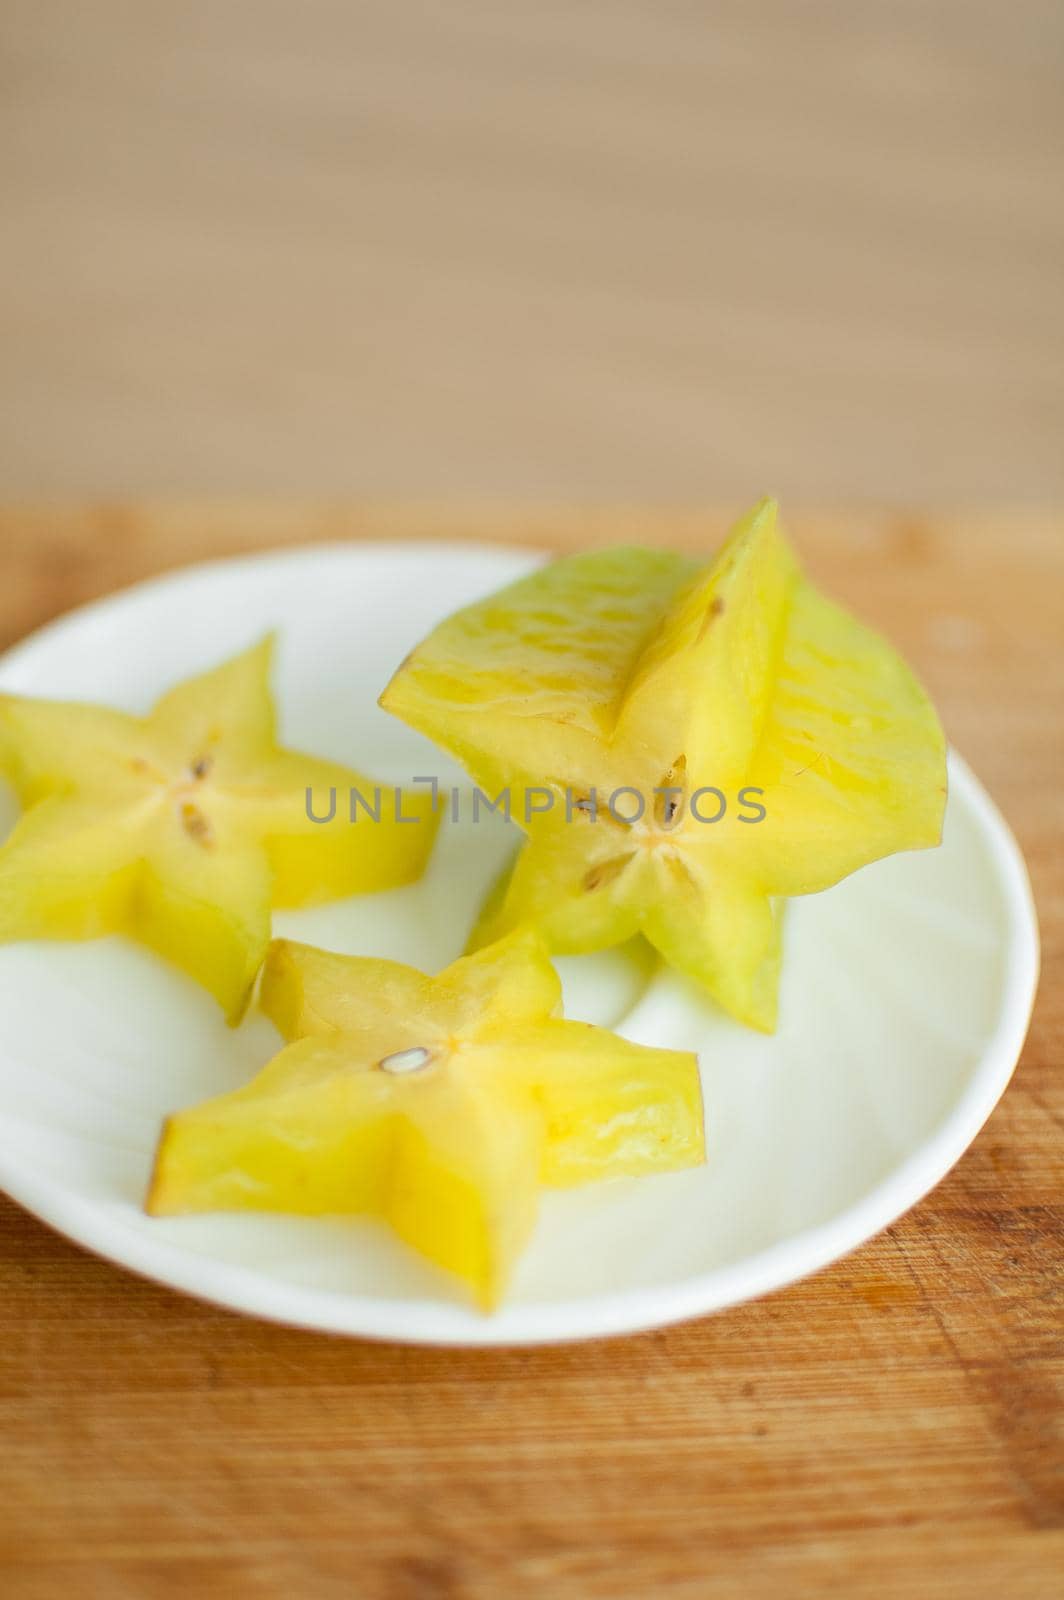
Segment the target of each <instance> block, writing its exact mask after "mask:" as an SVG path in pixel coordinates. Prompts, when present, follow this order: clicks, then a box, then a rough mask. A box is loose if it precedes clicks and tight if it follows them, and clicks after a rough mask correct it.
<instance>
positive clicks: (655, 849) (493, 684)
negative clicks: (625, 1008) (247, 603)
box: [381, 500, 946, 1030]
mask: <svg viewBox="0 0 1064 1600" xmlns="http://www.w3.org/2000/svg"><path fill="white" fill-rule="evenodd" d="M381 704H382V705H383V706H384V708H385V709H386V710H388V711H391V712H393V713H394V714H395V715H396V716H398V717H400V718H402V719H403V720H404V721H405V722H408V723H410V725H411V726H412V727H414V728H417V729H418V730H419V731H421V732H422V733H425V734H428V736H429V737H430V738H432V739H434V740H436V742H437V743H438V744H440V745H442V746H443V747H444V748H446V749H448V750H449V751H451V752H452V753H453V754H455V755H456V756H457V757H458V758H459V759H460V760H461V761H463V762H464V763H465V765H466V766H467V767H468V769H469V771H470V772H471V773H472V775H473V777H474V779H475V780H476V782H477V783H478V784H479V785H480V786H481V787H483V788H484V789H485V790H486V791H488V792H489V793H490V794H491V795H492V796H493V797H494V796H495V795H497V794H498V793H499V792H500V791H502V790H508V791H509V797H510V803H511V808H512V811H511V814H512V816H513V818H514V820H515V821H517V822H519V823H520V824H521V825H522V826H523V827H524V828H525V831H526V832H527V834H528V840H527V843H526V844H525V845H524V848H523V849H522V851H521V853H520V855H519V857H518V860H517V863H516V867H515V869H514V871H513V873H512V876H511V877H510V878H509V880H508V881H507V882H506V883H504V884H502V885H501V886H500V887H499V890H498V891H497V893H496V895H495V896H494V897H493V900H492V902H491V904H490V906H489V907H488V908H486V912H485V915H484V916H483V918H482V922H481V927H480V932H479V937H480V938H483V939H493V938H497V937H499V936H500V935H501V934H503V933H505V932H507V931H508V930H510V929H512V928H514V927H516V926H519V925H520V924H522V923H525V922H528V923H533V924H535V925H536V926H538V927H539V928H540V929H541V930H542V931H543V933H544V934H545V936H546V937H547V939H548V941H549V943H550V945H551V948H552V949H553V950H555V951H558V952H579V951H589V950H597V949H601V948H603V947H606V946H609V945H612V944H617V943H619V942H621V941H622V940H625V939H627V938H629V937H631V936H632V935H634V934H637V933H642V934H644V935H645V936H646V938H647V939H649V940H650V942H651V943H652V944H653V945H655V946H656V947H657V949H658V950H659V951H660V952H661V954H662V955H663V956H664V957H665V959H666V960H667V961H669V962H670V963H671V964H672V965H673V966H675V967H677V968H678V969H679V970H681V971H682V972H685V973H687V974H689V975H690V976H691V977H692V978H694V979H696V980H697V981H698V982H699V983H701V984H702V985H703V986H704V987H705V988H706V989H707V990H708V991H709V992H710V993H711V994H712V995H714V996H715V998H716V999H717V1000H718V1002H719V1003H720V1004H721V1005H722V1006H723V1007H724V1008H725V1009H726V1010H727V1011H729V1012H730V1013H731V1014H732V1015H733V1016H735V1017H737V1018H739V1019H740V1020H742V1021H743V1022H746V1023H749V1024H751V1025H752V1026H754V1027H757V1028H762V1029H765V1030H771V1029H772V1028H773V1027H774V1025H775V1021H776V1010H777V990H778V980H779V968H780V952H781V945H780V920H781V919H780V911H781V901H782V899H783V898H784V897H786V896H789V895H799V894H809V893H813V892H815V891H817V890H820V889H824V888H827V887H828V886H829V885H831V884H834V883H836V882H838V880H839V879H840V878H843V877H845V876H846V875H847V874H848V873H850V872H853V871H854V870H855V869H856V868H857V867H860V866H862V865H864V864H865V863H866V862H869V861H873V860H875V859H877V858H878V857H881V856H885V855H889V854H891V853H892V852H894V851H897V850H910V849H916V848H919V847H922V846H928V845H934V844H937V843H938V841H939V838H940V835H941V827H942V816H943V808H944V804H945V795H946V765H945V743H944V740H943V736H942V731H941V729H940V727H939V724H938V720H937V718H936V716H935V713H934V710H933V708H932V706H931V704H930V702H929V700H928V698H927V696H926V694H925V693H924V691H923V690H922V689H921V687H920V685H919V684H918V683H917V682H916V680H915V678H914V677H913V675H912V673H911V672H910V671H909V669H908V668H907V667H906V665H905V663H904V662H903V661H902V660H901V659H900V657H899V656H898V655H897V654H896V653H895V652H894V650H892V649H891V647H890V646H889V645H888V644H887V643H886V642H885V641H884V640H883V639H881V638H880V637H879V636H878V635H877V634H875V633H873V632H872V631H871V630H870V629H868V628H866V627H864V626H863V625H862V624H861V623H859V622H857V621H856V620H855V619H854V618H853V617H851V616H849V615H848V614H847V613H846V612H845V611H843V610H841V609H840V608H839V607H838V606H836V605H833V604H832V603H831V602H830V601H829V600H827V599H825V598H824V596H823V595H821V594H820V593H818V591H817V590H816V589H815V588H814V587H813V586H812V584H811V583H809V582H808V580H807V579H806V578H804V577H803V575H802V573H801V571H800V570H799V567H798V565H797V562H796V560H795V557H794V555H793V553H792V551H791V549H790V547H789V545H788V544H787V541H786V539H785V538H784V536H783V533H782V531H781V529H780V527H779V524H778V520H777V508H776V504H775V502H774V501H771V500H766V501H763V502H762V503H761V504H759V505H758V506H756V507H755V508H754V510H753V511H752V512H751V513H750V514H749V515H748V516H746V517H745V518H744V519H743V520H742V521H741V522H740V523H739V524H738V526H737V527H736V528H735V530H734V531H733V533H732V534H731V536H730V538H729V539H728V541H727V542H726V544H725V545H724V547H723V548H722V550H721V551H720V553H719V554H718V556H717V557H716V559H715V560H714V561H713V562H711V563H710V564H709V565H708V566H704V567H700V566H698V565H696V564H695V563H694V562H692V561H690V560H688V559H687V558H685V557H683V556H680V555H674V554H671V553H669V552H664V551H660V550H643V549H614V550H603V551H595V552H591V553H588V554H585V555H578V556H573V557H570V558H568V559H566V560H562V561H558V562H555V563H554V564H553V565H550V566H547V567H545V568H543V569H542V570H541V571H538V572H536V573H534V574H533V575H532V576H530V577H528V578H524V579H522V580H521V581H519V582H518V583H515V584H513V585H512V586H510V587H509V588H507V589H504V590H503V591H502V592H501V593H499V594H495V595H493V596H491V597H490V598H489V599H487V600H484V601H481V602H479V603H478V604H476V605H473V606H470V607H468V608H467V609H466V610H464V611H460V612H458V613H457V614H456V615H455V616H452V617H450V618H449V619H448V620H447V621H445V622H443V623H441V624H440V626H439V627H437V628H436V629H435V630H434V632H433V633H431V634H430V635H429V637H428V638H427V639H426V640H424V642H423V643H422V644H420V645H419V646H418V647H417V649H416V650H414V651H413V653H412V654H411V655H410V656H409V657H408V658H407V660H406V661H405V662H404V663H403V665H402V666H401V667H400V669H399V671H398V672H397V673H396V675H395V677H394V678H393V679H392V681H391V683H390V684H389V685H388V688H387V689H386V690H385V693H384V694H383V695H382V697H381ZM539 786H545V787H546V789H547V790H549V792H550V795H551V796H552V797H553V801H554V803H553V805H552V806H551V808H550V809H549V810H546V811H544V810H543V809H542V807H543V805H544V803H545V802H544V800H543V798H542V796H541V795H533V793H532V791H534V790H535V789H536V788H538V787H539ZM622 788H630V789H632V790H634V791H636V793H635V795H634V796H632V795H625V796H620V795H617V791H618V790H620V789H622ZM610 796H616V798H617V804H616V807H615V809H616V811H617V812H618V813H621V814H622V815H626V816H634V815H635V813H636V811H637V809H638V803H639V801H640V800H641V801H642V804H643V811H642V815H641V816H640V817H639V818H638V820H635V821H633V822H631V824H628V823H626V822H625V821H618V820H617V818H616V817H615V816H613V815H611V814H610V811H609V809H608V799H609V797H610ZM526 799H527V801H528V804H529V806H530V807H531V808H532V809H531V810H528V811H526ZM722 800H723V802H724V807H723V809H722V807H721V801H722Z"/></svg>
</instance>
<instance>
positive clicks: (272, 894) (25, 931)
mask: <svg viewBox="0 0 1064 1600" xmlns="http://www.w3.org/2000/svg"><path fill="white" fill-rule="evenodd" d="M271 651H272V639H270V638H267V639H264V640H263V641H262V642H261V643H260V644H258V645H256V646H254V647H253V648H252V649H250V650H248V651H246V652H245V653H243V654H242V655H239V656H236V657H235V658H234V659H232V660H230V661H227V662H225V663H224V664H223V665H222V666H219V667H217V668H215V669H214V670H212V671H210V672H206V673H204V674H203V675H202V676H200V677H197V678H193V679H191V680H189V681H188V682H186V683H182V684H180V685H179V686H178V687H177V688H175V689H172V690H171V691H170V692H169V693H168V694H166V695H164V696H163V698H162V699H161V700H160V701H159V703H158V704H157V705H156V707H155V709H154V710H153V711H152V712H151V713H150V714H149V715H147V716H144V717H137V716H129V715H126V714H125V713H123V712H119V711H113V710H108V709H106V708H104V707H100V706H93V705H82V704H78V703H73V702H70V703H65V702H57V701H50V700H38V699H31V698H22V697H19V696H15V695H10V694H7V695H0V773H3V774H5V775H6V776H7V777H8V778H9V779H10V781H11V782H12V784H13V785H14V788H15V790H16V793H17V795H18V797H19V799H20V800H21V802H22V804H23V807H24V813H23V815H22V817H21V818H20V819H19V821H18V822H17V823H16V825H15V828H14V830H13V832H12V833H11V835H10V837H9V838H8V840H7V842H6V843H5V844H4V845H3V846H0V940H3V941H10V940H16V939H92V938H96V937H99V936H100V935H103V934H109V933H125V934H129V935H131V936H132V937H133V938H135V939H139V940H140V941H142V942H143V943H144V944H147V945H149V946H150V947H151V948H152V949H154V950H156V951H157V952H158V953H159V954H161V955H163V956H165V957H167V958H168V959H169V960H171V961H173V962H174V963H176V964H177V965H178V966H180V967H182V968H183V969H184V970H185V971H186V972H188V973H190V974H191V975H192V977H194V978H195V979H197V980H198V981H199V982H200V983H202V984H203V985H204V986H205V987H206V988H207V989H208V990H210V992H211V993H212V994H213V995H214V996H215V997H216V998H217V1000H218V1001H219V1002H220V1004H221V1005H222V1006H223V1007H224V1009H225V1011H226V1013H227V1015H228V1016H229V1017H230V1019H231V1020H236V1019H238V1018H239V1016H240V1015H241V1013H242V1012H243V1010H244V1007H245V1005H246V1001H247V996H248V994H249V991H250V988H251V984H252V982H253V981H254V978H255V975H256V973H257V972H258V970H259V968H260V966H261V965H262V962H263V959H264V957H265V954H266V949H267V946H268V944H269V939H270V911H271V907H274V906H300V905H307V904H309V903H312V902H314V901H319V900H325V899H337V898H340V897H342V896H345V895H349V894H356V893H367V892H369V891H371V890H375V889H383V888H390V887H393V886H395V885H397V884H402V883H407V882H409V881H411V880H412V879H414V878H416V877H418V876H419V874H420V873H421V871H422V870H423V868H424V865H425V861H426V859H427V856H428V852H429V850H430V849H431V846H432V840H433V836H434V833H435V826H436V818H435V816H434V815H433V813H432V808H431V799H430V797H429V796H428V795H427V794H425V793H411V794H406V795H403V796H402V797H401V799H400V801H399V803H398V807H397V804H396V797H395V792H394V790H391V789H383V790H382V791H381V795H380V806H379V810H380V821H379V822H377V821H373V820H371V818H370V816H369V814H368V812H367V811H366V810H365V808H359V807H357V806H356V812H357V821H356V822H354V823H352V822H351V821H350V812H351V805H350V792H351V790H352V788H354V789H356V790H358V792H359V793H360V794H362V795H363V796H365V797H366V798H367V799H368V801H369V803H370V804H371V805H374V804H375V799H376V797H375V795H374V786H373V785H372V783H371V781H370V780H369V779H367V778H366V777H364V776H363V775H361V774H360V773H357V772H354V771H351V770H349V769H348V768H346V767H342V766H339V765H337V764H336V763H334V762H329V761H322V760H320V759H318V758H317V757H315V756H308V755H301V754H299V753H298V752H296V751H294V750H287V749H284V748H283V747H282V746H281V745H280V744H279V743H278V740H277V731H276V723H275V713H274V705H273V699H272V696H271V693H270V682H269V678H270V662H271ZM308 791H309V793H310V796H311V799H310V803H309V804H308ZM333 800H335V816H334V817H333V819H332V821H331V822H324V821H314V820H312V818H315V817H317V818H324V817H326V816H328V814H329V811H330V807H331V805H332V802H333ZM400 816H401V817H402V818H403V819H404V820H402V821H400V820H399V817H400ZM407 818H414V819H416V823H413V824H410V823H408V822H407V821H406V820H405V819H407Z"/></svg>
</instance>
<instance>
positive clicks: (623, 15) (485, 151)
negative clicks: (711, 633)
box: [0, 0, 1064, 508]
mask: <svg viewBox="0 0 1064 1600" xmlns="http://www.w3.org/2000/svg"><path fill="white" fill-rule="evenodd" d="M0 162H2V166H3V180H2V181H3V210H2V215H3V240H4V242H3V249H2V251H0V328H2V337H3V350H4V359H3V372H2V376H0V385H2V393H0V399H2V404H0V496H2V497H3V498H4V499H7V500H9V501H10V500H12V499H20V498H21V499H33V498H42V497H43V498H49V497H58V498H78V497H86V496H136V495H139V494H154V495H163V496H165V495H228V494H234V495H235V494H251V495H258V496H271V495H278V496H279V495H299V494H314V495H317V496H321V495H326V496H338V497H346V496H354V497H372V498H380V497H389V496H399V497H403V498H407V499H409V498H411V497H414V498H419V497H426V498H428V497H446V498H451V499H455V500H462V499H466V500H468V499H469V498H471V497H472V498H489V499H498V498H508V497H509V498H514V499H523V500H529V499H535V500H548V501H565V500H572V499H578V500H608V501H618V500H653V501H688V502H691V501H706V500H710V501H713V502H716V503H718V504H719V503H722V502H731V501H735V502H741V501H743V500H748V499H750V498H752V497H753V496H754V495H755V494H757V493H759V492H760V491H761V490H762V489H764V488H770V489H772V490H774V491H775V492H777V493H778V494H780V495H782V496H784V497H785V500H787V501H789V502H792V503H793V502H795V501H804V502H806V503H809V502H815V503H823V502H828V501H834V502H848V503H857V504H861V503H863V504H872V503H879V502H884V503H888V504H891V505H899V504H900V505H910V504H911V505H917V504H918V505H921V506H926V507H931V508H934V507H936V506H959V505H964V506H968V505H986V504H988V503H989V504H1021V505H1022V504H1045V503H1049V502H1052V501H1054V500H1057V499H1059V498H1060V496H1061V494H1062V490H1064V451H1062V448H1061V445H1062V440H1064V206H1062V195H1064V6H1062V5H1061V3H1060V0H1008V3H1002V0H889V3H876V0H808V3H804V0H758V3H751V0H713V3H699V0H653V3H643V4H638V3H636V0H566V3H564V4H562V3H552V0H535V3H523V4H510V3H506V0H503V3H499V0H449V3H448V4H428V3H425V4H418V3H415V0H299V3H296V0H284V3H281V0H182V3H180V4H178V3H176V0H93V3H92V4H91V5H87V4H85V3H84V0H0Z"/></svg>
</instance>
